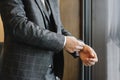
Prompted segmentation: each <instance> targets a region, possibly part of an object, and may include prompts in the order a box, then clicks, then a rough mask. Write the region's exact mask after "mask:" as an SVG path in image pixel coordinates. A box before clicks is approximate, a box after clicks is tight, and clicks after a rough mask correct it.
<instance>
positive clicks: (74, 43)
mask: <svg viewBox="0 0 120 80" xmlns="http://www.w3.org/2000/svg"><path fill="white" fill-rule="evenodd" d="M84 45H85V44H84V43H83V42H82V41H79V40H77V39H76V38H75V37H72V36H66V44H65V46H64V49H65V50H66V51H67V52H69V53H74V52H75V51H80V50H82V49H83V46H84Z"/></svg>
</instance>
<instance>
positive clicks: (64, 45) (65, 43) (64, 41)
mask: <svg viewBox="0 0 120 80" xmlns="http://www.w3.org/2000/svg"><path fill="white" fill-rule="evenodd" d="M65 44H66V36H65V41H64V47H65Z"/></svg>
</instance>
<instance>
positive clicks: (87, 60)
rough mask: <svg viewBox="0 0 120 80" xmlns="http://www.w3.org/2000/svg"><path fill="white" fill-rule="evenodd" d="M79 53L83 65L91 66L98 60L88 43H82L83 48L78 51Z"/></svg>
mask: <svg viewBox="0 0 120 80" xmlns="http://www.w3.org/2000/svg"><path fill="white" fill-rule="evenodd" d="M79 55H80V58H81V60H82V62H83V64H84V65H85V66H92V65H94V64H95V63H96V62H98V58H97V55H96V52H95V51H94V50H93V49H92V48H91V47H90V46H88V45H84V47H83V50H82V51H80V52H79Z"/></svg>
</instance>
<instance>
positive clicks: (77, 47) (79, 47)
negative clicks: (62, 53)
mask: <svg viewBox="0 0 120 80" xmlns="http://www.w3.org/2000/svg"><path fill="white" fill-rule="evenodd" d="M75 48H76V49H79V50H81V49H83V46H76V47H75Z"/></svg>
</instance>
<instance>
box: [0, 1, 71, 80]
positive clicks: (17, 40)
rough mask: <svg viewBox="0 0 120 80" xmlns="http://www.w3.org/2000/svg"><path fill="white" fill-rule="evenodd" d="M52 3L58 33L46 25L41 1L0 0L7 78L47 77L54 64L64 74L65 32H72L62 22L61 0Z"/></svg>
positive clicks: (40, 79) (4, 76)
mask: <svg viewBox="0 0 120 80" xmlns="http://www.w3.org/2000/svg"><path fill="white" fill-rule="evenodd" d="M49 3H50V6H51V9H52V14H53V18H54V21H55V26H52V27H56V32H53V31H50V30H49V29H47V28H46V26H45V22H44V20H45V19H44V15H43V11H42V7H41V2H40V0H1V1H0V12H1V16H2V20H3V24H4V31H5V41H4V54H3V65H2V79H3V80H44V76H45V74H46V71H47V69H48V66H49V64H52V63H54V64H55V65H54V69H55V70H54V71H55V74H56V75H58V76H59V77H62V75H63V54H62V49H63V46H64V40H65V38H64V36H63V35H70V33H69V32H67V31H66V30H65V29H64V28H63V26H62V24H61V20H60V13H59V4H58V0H49ZM53 55H54V57H53ZM53 59H54V62H53Z"/></svg>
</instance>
